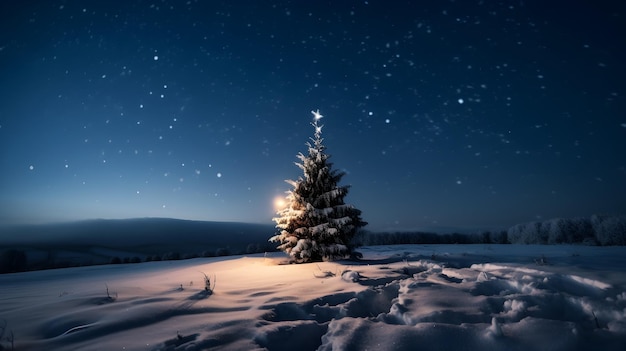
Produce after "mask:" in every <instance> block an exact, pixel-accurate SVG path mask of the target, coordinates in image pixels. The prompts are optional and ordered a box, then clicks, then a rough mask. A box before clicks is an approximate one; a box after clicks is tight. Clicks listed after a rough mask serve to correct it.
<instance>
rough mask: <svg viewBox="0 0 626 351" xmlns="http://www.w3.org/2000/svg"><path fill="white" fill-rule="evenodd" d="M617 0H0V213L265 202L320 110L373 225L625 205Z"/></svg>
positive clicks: (234, 208) (622, 29)
mask: <svg viewBox="0 0 626 351" xmlns="http://www.w3.org/2000/svg"><path fill="white" fill-rule="evenodd" d="M625 16H626V6H625V5H624V2H623V1H617V0H616V1H593V2H589V1H584V2H583V1H550V2H546V1H497V2H496V1H382V0H381V1H375V0H372V1H117V2H114V4H113V2H108V1H27V2H25V1H6V0H5V1H2V2H1V3H0V170H1V173H0V220H1V221H2V222H3V223H7V224H8V223H41V222H50V221H64V220H77V219H86V218H129V217H173V218H185V219H199V220H217V221H244V222H260V223H271V218H272V217H273V215H274V208H273V202H274V199H275V198H276V197H277V196H282V195H283V194H284V192H285V191H286V190H288V189H289V185H288V184H286V183H284V182H283V180H284V179H295V178H297V177H298V176H300V170H299V169H298V168H297V167H296V166H294V164H293V163H294V162H295V161H296V157H295V155H296V154H297V153H298V152H306V146H305V145H304V144H305V143H306V142H307V140H308V138H309V137H310V136H311V135H312V134H313V128H312V127H311V126H310V125H309V122H310V121H311V118H312V115H311V113H310V111H311V110H316V109H320V112H321V113H322V114H323V115H324V116H325V117H324V119H323V120H322V122H323V124H324V125H325V127H324V138H325V144H326V146H327V151H328V153H329V154H331V155H332V161H333V162H334V163H335V167H336V168H339V169H342V170H345V171H346V172H347V175H346V176H345V177H344V178H343V184H350V185H351V186H352V188H351V192H350V194H349V195H348V197H347V201H348V202H349V203H351V204H353V205H355V206H356V207H357V208H359V209H361V210H362V211H363V219H364V220H366V221H368V222H369V223H370V225H369V226H368V229H371V230H384V229H425V228H432V227H463V228H491V227H508V226H509V225H513V224H515V223H519V222H525V221H531V220H535V219H547V218H553V217H573V216H589V215H591V214H594V213H606V214H621V213H626V196H625V195H626V89H625V87H626V71H625V68H624V62H626V50H625V44H624V39H623V34H624V33H626V18H625Z"/></svg>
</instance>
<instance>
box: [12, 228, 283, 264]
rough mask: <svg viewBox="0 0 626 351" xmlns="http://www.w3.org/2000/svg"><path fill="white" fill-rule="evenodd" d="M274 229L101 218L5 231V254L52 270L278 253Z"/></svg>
mask: <svg viewBox="0 0 626 351" xmlns="http://www.w3.org/2000/svg"><path fill="white" fill-rule="evenodd" d="M274 232H275V228H274V227H273V226H272V225H264V224H252V223H238V222H206V221H191V220H179V219H170V218H136V219H115V220H109V219H106V220H105V219H95V220H86V221H78V222H68V223H57V224H46V225H23V226H13V227H4V228H0V254H2V253H6V252H7V251H9V250H13V251H15V250H18V251H20V252H25V253H26V256H27V265H28V268H29V269H32V268H51V267H56V266H73V265H83V264H101V263H109V262H111V261H112V260H113V259H115V258H119V259H120V260H121V261H122V262H123V261H124V259H127V260H130V258H133V260H135V261H136V260H141V261H145V260H153V259H162V258H166V257H167V259H171V258H172V257H174V258H177V257H180V258H184V257H190V256H213V255H223V254H241V253H246V252H259V251H261V252H263V251H266V250H273V249H274V246H275V245H273V244H271V243H269V242H268V239H269V238H270V237H271V236H272V235H274Z"/></svg>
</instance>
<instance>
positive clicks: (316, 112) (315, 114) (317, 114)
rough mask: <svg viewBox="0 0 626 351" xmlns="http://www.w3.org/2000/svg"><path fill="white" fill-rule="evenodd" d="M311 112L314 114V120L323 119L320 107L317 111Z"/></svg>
mask: <svg viewBox="0 0 626 351" xmlns="http://www.w3.org/2000/svg"><path fill="white" fill-rule="evenodd" d="M311 113H312V114H313V120H315V121H316V122H317V121H319V120H320V119H322V117H324V116H322V114H321V113H320V110H319V109H318V110H317V111H311Z"/></svg>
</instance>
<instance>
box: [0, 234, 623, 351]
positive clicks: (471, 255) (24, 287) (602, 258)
mask: <svg viewBox="0 0 626 351" xmlns="http://www.w3.org/2000/svg"><path fill="white" fill-rule="evenodd" d="M361 252H362V253H363V254H364V260H363V262H360V263H358V264H357V263H354V262H333V263H328V262H325V263H319V264H304V265H283V264H280V263H281V262H282V261H284V256H282V255H281V254H278V253H277V254H272V255H269V256H267V257H264V255H262V254H261V255H252V256H245V257H244V256H234V257H221V258H198V259H193V260H185V261H162V262H150V263H141V264H127V265H109V266H92V267H81V268H67V269H58V270H48V271H38V272H27V273H18V274H6V275H0V326H2V325H3V320H4V321H6V331H5V333H4V338H5V339H6V338H7V337H8V336H10V332H11V331H12V332H13V336H14V349H15V350H53V349H54V350H205V349H210V348H216V349H230V350H255V349H256V350H261V349H268V350H294V349H296V350H299V351H305V350H316V349H317V350H368V349H370V350H461V349H463V350H587V349H596V350H624V345H626V273H625V272H626V270H625V268H626V247H585V246H517V245H406V246H381V247H376V246H375V247H365V248H361ZM203 273H206V274H207V275H209V276H211V277H213V276H215V277H216V278H217V281H216V285H215V292H214V293H213V294H207V293H206V292H205V291H204V276H203ZM107 286H108V290H109V296H107ZM2 346H3V347H4V348H5V349H9V350H11V343H10V342H9V341H7V340H4V341H3V343H2ZM0 349H1V348H0Z"/></svg>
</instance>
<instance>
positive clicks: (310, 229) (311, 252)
mask: <svg viewBox="0 0 626 351" xmlns="http://www.w3.org/2000/svg"><path fill="white" fill-rule="evenodd" d="M311 113H313V116H314V118H313V122H312V123H311V124H312V125H313V127H314V128H315V134H314V137H313V138H311V142H312V143H310V142H309V143H307V144H306V145H307V146H308V148H309V154H308V156H305V155H304V154H302V153H299V154H298V155H297V157H298V159H299V160H300V163H296V165H297V166H298V167H299V168H300V169H302V171H303V172H304V178H302V177H300V178H298V180H296V181H294V180H287V181H286V182H287V183H289V184H290V185H291V186H293V189H292V190H290V191H288V192H287V197H286V199H285V200H286V201H285V206H284V208H282V209H281V210H279V211H278V212H277V215H278V217H276V218H273V221H274V222H276V228H277V229H278V234H277V235H275V236H273V237H271V238H270V241H273V242H279V243H280V245H279V246H278V249H280V250H282V251H284V252H286V253H287V254H289V255H290V256H291V258H292V259H293V261H294V262H297V263H304V262H315V261H322V260H332V259H337V258H346V257H349V256H350V255H351V254H352V250H353V246H352V245H351V243H350V242H351V240H352V238H353V237H354V235H355V234H356V232H357V230H358V229H359V228H360V227H363V226H365V225H366V224H367V223H366V222H363V221H362V220H361V211H359V210H358V209H356V208H354V207H353V206H351V205H348V204H345V203H344V198H345V197H346V195H347V194H348V188H349V186H339V185H338V183H339V181H340V180H341V178H342V177H343V176H344V175H345V173H344V172H339V171H336V170H333V169H332V163H331V162H329V161H328V158H329V157H330V155H328V154H326V153H325V152H324V151H325V147H324V145H323V144H322V142H323V139H322V127H323V126H322V125H320V124H319V120H320V119H321V118H322V117H323V116H322V115H321V114H320V112H319V110H317V111H311Z"/></svg>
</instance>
